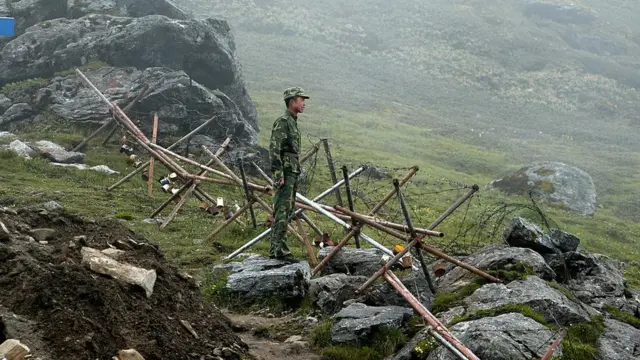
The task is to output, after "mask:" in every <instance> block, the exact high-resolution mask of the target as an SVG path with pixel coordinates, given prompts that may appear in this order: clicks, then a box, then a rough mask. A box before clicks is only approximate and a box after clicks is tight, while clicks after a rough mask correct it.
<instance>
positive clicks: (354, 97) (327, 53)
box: [178, 0, 640, 203]
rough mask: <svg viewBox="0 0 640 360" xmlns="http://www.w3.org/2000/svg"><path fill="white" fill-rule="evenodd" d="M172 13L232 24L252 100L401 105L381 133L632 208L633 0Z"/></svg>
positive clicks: (407, 1) (270, 4) (254, 4)
mask: <svg viewBox="0 0 640 360" xmlns="http://www.w3.org/2000/svg"><path fill="white" fill-rule="evenodd" d="M178 3H180V4H181V5H184V6H185V7H187V8H189V9H190V10H193V11H195V12H196V14H197V15H198V16H202V17H217V18H224V19H226V20H228V22H229V24H230V25H231V28H232V31H233V33H234V36H235V38H236V45H237V52H238V55H239V57H240V60H241V63H242V66H243V72H244V77H245V80H246V82H247V84H248V88H249V91H250V92H281V91H282V89H283V88H285V87H286V86H290V85H300V86H303V87H304V88H305V89H308V91H309V92H311V93H313V94H314V103H323V104H325V105H328V106H335V107H338V108H344V109H349V110H352V111H370V110H374V111H375V110H380V109H383V108H388V107H390V106H391V107H392V108H393V106H404V107H405V108H409V109H413V111H411V112H409V115H407V114H406V111H404V112H402V115H398V116H397V117H394V116H391V117H390V118H389V121H403V122H410V123H412V124H424V126H425V127H430V128H437V129H439V130H440V133H441V134H446V135H447V136H451V137H452V138H455V139H463V140H464V141H468V142H471V143H473V144H477V145H478V146H480V147H481V148H488V149H493V150H495V149H499V150H500V151H504V152H506V153H508V154H509V155H510V157H511V158H513V161H514V162H515V163H518V162H521V163H526V162H528V161H533V160H555V161H562V162H566V163H569V164H571V165H575V166H579V167H581V168H583V169H585V170H587V171H588V172H589V173H590V174H591V175H592V176H593V177H594V180H595V181H596V183H597V186H598V190H599V191H600V192H601V193H610V194H613V193H614V192H618V191H622V190H621V189H622V188H624V191H626V192H629V193H630V194H631V195H630V197H629V196H627V197H625V199H626V201H631V202H633V203H635V200H633V199H637V198H640V196H639V195H640V189H637V190H636V189H635V188H633V183H634V182H635V180H634V179H637V177H638V170H637V169H638V165H640V164H639V162H640V156H638V155H639V154H638V151H639V145H638V144H639V140H640V137H639V135H638V128H639V127H640V115H639V114H640V113H639V112H638V110H640V106H639V104H640V102H638V100H639V97H638V91H637V88H638V87H640V73H638V69H639V68H640V25H638V24H637V21H636V19H637V16H638V15H640V4H638V3H637V2H632V1H623V0H613V1H594V0H591V1H579V2H568V1H567V2H564V1H552V2H550V1H544V0H539V1H512V0H510V1H506V0H504V1H502V0H493V1H488V0H485V1H482V0H477V1H474V0H466V1H444V0H436V1H426V2H425V1H419V0H401V1H394V2H389V1H363V0H352V1H348V2H345V1H334V0H327V1H315V2H307V3H291V2H287V1H281V0H262V1H258V0H236V1H208V0H207V1H205V0H202V1H201V0H180V1H178ZM405 110H406V109H405ZM427 115H428V116H427ZM471 129H474V134H473V135H472V134H471ZM356 130H357V129H353V131H356ZM478 131H481V132H482V133H483V135H484V136H482V137H478V136H476V134H477V132H478ZM609 201H612V202H613V200H609Z"/></svg>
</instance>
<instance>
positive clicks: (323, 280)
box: [309, 274, 367, 315]
mask: <svg viewBox="0 0 640 360" xmlns="http://www.w3.org/2000/svg"><path fill="white" fill-rule="evenodd" d="M365 281H367V278H366V277H365V276H349V275H346V274H331V275H327V276H322V277H319V278H315V279H312V280H311V283H310V286H309V295H310V296H311V298H312V299H313V302H314V304H315V305H316V306H317V307H318V308H320V310H322V312H323V313H324V314H327V315H332V314H335V313H336V312H338V311H340V310H341V309H342V304H343V303H344V302H345V301H346V300H349V299H353V298H356V297H358V296H357V295H356V290H357V289H358V288H359V287H360V286H361V285H362V284H364V283H365Z"/></svg>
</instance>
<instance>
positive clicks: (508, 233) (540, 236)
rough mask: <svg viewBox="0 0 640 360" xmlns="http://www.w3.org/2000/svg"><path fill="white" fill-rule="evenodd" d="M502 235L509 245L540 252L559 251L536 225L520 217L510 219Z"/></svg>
mask: <svg viewBox="0 0 640 360" xmlns="http://www.w3.org/2000/svg"><path fill="white" fill-rule="evenodd" d="M503 237H504V240H505V241H506V242H507V244H509V245H511V246H515V247H524V248H529V249H533V250H535V251H537V252H539V253H540V254H552V253H556V252H558V251H559V249H558V248H556V246H555V244H554V243H553V241H551V238H550V237H549V236H548V235H547V234H545V233H544V232H543V231H542V230H541V229H540V228H539V227H538V226H537V225H535V224H532V223H530V222H529V221H527V220H525V219H523V218H521V217H518V218H514V219H512V220H511V222H510V223H509V226H508V227H507V228H506V229H505V231H504V234H503Z"/></svg>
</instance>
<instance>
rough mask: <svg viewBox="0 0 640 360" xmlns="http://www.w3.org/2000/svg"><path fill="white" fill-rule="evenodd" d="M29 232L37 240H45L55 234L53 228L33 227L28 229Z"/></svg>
mask: <svg viewBox="0 0 640 360" xmlns="http://www.w3.org/2000/svg"><path fill="white" fill-rule="evenodd" d="M29 234H30V235H31V236H33V237H34V238H35V239H36V240H37V241H45V240H49V239H52V238H53V237H54V236H55V235H56V231H55V230H54V229H33V230H31V231H29Z"/></svg>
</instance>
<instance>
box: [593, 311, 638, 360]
mask: <svg viewBox="0 0 640 360" xmlns="http://www.w3.org/2000/svg"><path fill="white" fill-rule="evenodd" d="M604 324H605V326H606V328H605V330H604V333H603V334H602V336H601V337H600V339H598V344H597V345H598V350H599V351H600V356H599V357H598V359H602V360H605V359H606V360H629V359H640V329H636V328H634V327H633V326H631V325H627V324H625V323H621V322H619V321H616V320H613V319H605V321H604Z"/></svg>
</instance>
